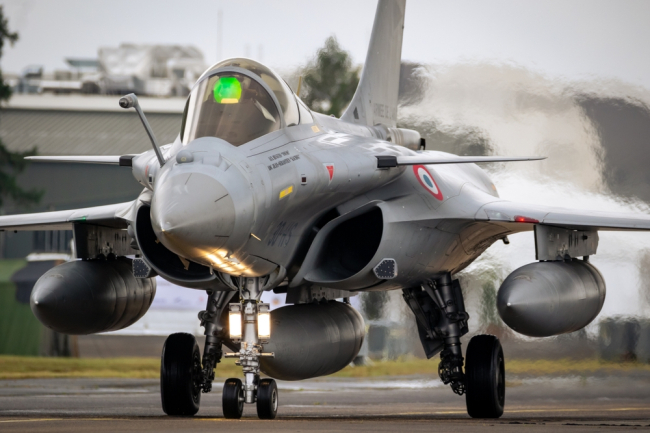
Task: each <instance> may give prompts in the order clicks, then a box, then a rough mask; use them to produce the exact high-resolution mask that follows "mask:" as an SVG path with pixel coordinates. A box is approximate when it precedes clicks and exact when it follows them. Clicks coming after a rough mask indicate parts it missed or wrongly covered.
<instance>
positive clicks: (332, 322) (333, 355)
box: [260, 301, 365, 380]
mask: <svg viewBox="0 0 650 433" xmlns="http://www.w3.org/2000/svg"><path fill="white" fill-rule="evenodd" d="M364 337H365V325H364V322H363V318H362V317H361V315H360V314H359V313H358V312H357V310H355V309H354V308H352V307H351V306H350V305H348V304H345V303H343V302H336V301H330V302H327V303H312V304H299V305H288V306H286V307H282V308H278V309H277V310H273V311H272V312H271V339H270V343H267V344H264V352H275V358H262V359H261V360H260V366H261V370H262V372H264V373H265V374H267V375H269V376H271V377H273V378H276V379H281V380H302V379H309V378H311V377H318V376H325V375H327V374H332V373H336V372H337V371H339V370H341V369H343V368H344V367H345V366H346V365H348V364H349V363H350V362H352V360H353V359H354V358H355V357H356V356H357V354H358V353H359V350H360V349H361V344H362V343H363V339H364Z"/></svg>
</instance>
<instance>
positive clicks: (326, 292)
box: [0, 0, 650, 419]
mask: <svg viewBox="0 0 650 433" xmlns="http://www.w3.org/2000/svg"><path fill="white" fill-rule="evenodd" d="M404 13H405V0H379V3H378V7H377V11H376V15H375V20H374V26H373V30H372V34H371V39H370V46H369V49H368V54H367V57H366V61H365V64H364V68H363V71H362V74H361V79H360V83H359V86H358V89H357V90H356V93H355V94H354V97H353V99H352V101H351V102H350V104H349V106H348V107H347V109H346V110H345V112H344V113H343V115H342V116H341V118H335V117H331V116H325V115H323V114H319V113H315V112H313V111H311V110H310V109H309V108H308V107H307V106H305V104H304V103H303V102H302V101H301V100H300V98H299V97H298V96H297V95H296V94H295V93H294V92H293V91H292V90H291V89H290V88H289V86H288V85H287V84H286V83H285V82H284V81H283V80H282V78H280V76H279V75H278V74H276V73H275V72H274V71H272V70H271V69H269V68H268V67H266V66H264V65H262V64H260V63H258V62H256V61H254V60H250V59H244V58H235V59H228V60H224V61H221V62H219V63H217V64H215V65H214V66H212V67H211V68H209V69H208V70H207V71H205V73H204V74H203V75H202V76H201V77H200V78H199V79H198V81H197V82H196V84H195V85H194V87H193V89H192V90H191V93H190V95H189V97H188V99H187V103H186V105H185V111H184V114H183V121H182V125H181V129H180V131H179V135H178V137H177V138H176V140H175V141H174V142H173V143H171V144H166V145H163V146H159V145H158V143H157V141H156V139H155V135H154V132H153V131H152V130H151V128H150V127H149V124H148V122H147V120H146V117H145V116H144V114H143V112H142V110H141V109H140V106H139V104H138V100H137V97H136V96H135V95H133V94H131V95H127V96H124V97H123V98H121V99H120V100H119V104H120V106H122V107H123V108H125V109H130V108H135V110H136V112H137V114H138V115H139V116H140V119H141V120H142V123H143V125H144V127H145V130H146V132H147V134H148V135H149V137H150V139H151V142H152V147H153V148H152V150H150V151H147V152H144V153H142V154H138V155H119V156H97V157H86V156H79V157H31V158H30V159H31V160H34V161H49V162H53V161H61V162H78V163H89V164H114V165H119V166H123V167H130V169H131V171H132V173H133V176H134V177H135V179H136V180H137V181H138V182H140V183H141V184H142V186H143V187H144V189H143V190H142V193H141V194H140V195H139V196H138V197H137V198H136V199H135V200H134V201H132V202H128V203H119V204H114V205H109V206H101V207H93V208H87V209H78V210H69V211H57V212H46V213H38V214H29V215H13V216H4V217H0V228H2V229H4V230H58V229H61V230H72V231H73V232H74V243H75V251H76V255H77V258H78V260H74V261H71V262H68V263H65V264H62V265H59V266H57V267H55V268H53V269H52V270H50V271H48V272H47V273H46V274H44V275H43V277H42V278H41V279H40V280H39V281H38V282H37V283H36V285H35V287H34V289H33V291H32V295H31V308H32V310H33V312H34V314H35V315H36V317H38V319H39V320H40V321H41V322H42V323H43V324H45V325H46V326H48V327H50V328H51V329H54V330H56V331H59V332H63V333H68V334H91V333H98V332H107V331H113V330H117V329H122V328H125V327H127V326H129V325H131V324H133V323H134V322H136V321H137V320H138V319H139V318H140V317H142V316H143V315H144V314H145V312H146V311H147V309H148V308H149V305H150V304H151V302H152V299H153V297H154V295H155V280H154V279H153V277H155V276H156V275H157V276H160V277H162V278H164V279H165V280H168V281H170V282H172V283H174V284H177V285H179V286H183V287H187V288H188V289H193V290H205V291H206V292H207V293H208V295H209V296H208V302H207V305H206V308H205V310H204V311H201V312H200V313H199V319H200V320H201V324H202V325H203V326H204V327H205V335H206V339H205V347H204V348H203V353H202V354H201V351H200V349H199V347H198V345H197V342H196V339H195V338H194V336H192V335H189V334H183V333H178V334H173V335H170V336H169V337H168V338H167V340H166V342H165V345H164V347H163V351H162V364H161V398H162V408H163V410H164V412H165V413H167V414H168V415H184V416H191V415H194V414H195V413H197V411H198V410H199V404H200V400H201V394H202V393H207V392H210V391H211V389H212V382H213V380H214V377H215V368H216V367H217V364H218V363H219V362H220V360H221V359H223V358H228V357H230V358H236V359H237V364H238V365H241V367H242V375H243V380H242V379H240V378H232V379H228V380H227V381H226V382H225V384H224V387H223V397H222V401H223V413H224V415H225V417H226V418H240V417H241V416H242V411H243V407H244V405H245V404H256V406H257V413H258V415H259V417H260V418H263V419H273V418H275V417H276V414H277V410H278V401H279V399H278V389H277V386H276V382H275V380H274V379H281V380H301V379H308V378H313V377H318V376H323V375H327V374H331V373H334V372H336V371H338V370H341V369H342V368H344V367H345V366H346V365H348V364H349V363H350V362H351V361H352V360H353V359H354V358H355V356H356V355H357V353H358V352H359V349H360V347H361V344H362V341H363V339H364V322H363V319H362V317H361V316H360V314H359V313H358V312H357V311H356V310H355V309H354V308H352V307H351V306H350V304H349V298H350V297H351V296H354V295H356V294H358V293H360V292H363V291H370V290H374V291H377V290H384V291H385V290H401V291H402V293H403V297H404V300H405V301H406V303H407V305H408V306H409V307H410V308H411V309H412V311H413V313H414V315H415V317H416V320H417V329H418V332H419V338H420V339H421V341H422V345H423V347H424V351H425V353H426V355H427V357H429V358H432V357H433V356H434V355H436V354H440V363H439V366H438V373H439V375H440V378H441V380H442V381H443V382H444V383H445V384H449V385H450V386H451V389H452V390H453V391H454V392H455V393H456V394H459V395H465V396H466V397H465V398H466V404H467V411H468V413H469V415H470V416H472V417H479V418H497V417H499V416H501V415H502V414H503V410H504V402H505V371H504V355H503V350H502V347H501V344H500V342H499V340H498V339H497V338H496V337H494V336H491V335H476V336H474V337H472V339H471V340H470V341H469V344H468V346H467V350H466V352H465V354H464V356H463V351H462V347H461V337H462V336H463V335H465V334H466V333H467V332H468V326H469V315H468V314H467V312H466V309H465V304H464V300H463V293H462V291H461V287H460V284H459V282H458V280H457V279H455V278H454V275H455V274H457V273H458V272H459V271H461V270H463V269H464V268H466V267H467V266H468V265H469V264H470V263H472V261H474V260H476V259H477V258H478V257H479V256H480V255H481V253H483V252H484V251H485V250H486V249H487V248H488V247H489V246H490V245H492V244H493V243H494V242H497V241H501V240H503V241H505V242H507V239H508V238H507V237H508V235H510V234H513V233H518V232H523V231H532V232H533V235H534V237H535V240H536V243H535V249H536V258H537V260H538V261H537V262H534V263H531V264H528V265H526V266H523V267H522V268H519V269H517V270H515V271H514V272H513V273H512V274H511V275H510V276H508V277H507V279H506V280H505V281H504V283H503V285H502V286H501V288H500V289H499V293H498V300H497V304H498V311H499V313H500V315H501V317H502V318H503V320H504V322H505V323H506V324H507V325H508V326H510V327H511V328H512V329H514V330H515V331H517V332H519V333H522V334H524V335H528V336H534V337H544V336H551V335H558V334H562V333H567V332H572V331H576V330H579V329H581V328H583V327H585V326H586V325H588V324H589V323H590V322H591V321H592V320H593V319H594V318H595V317H596V316H597V315H598V313H599V312H600V309H601V308H602V305H603V302H604V299H605V283H604V280H603V277H602V276H601V274H600V273H599V271H598V270H597V269H596V268H595V267H594V266H593V265H591V264H590V263H589V257H590V256H591V255H593V254H595V253H596V250H597V247H598V231H599V230H650V218H649V217H648V216H645V215H627V214H608V213H603V212H593V211H572V210H567V209H559V208H549V207H544V206H534V205H529V204H521V203H515V202H511V201H507V200H505V199H502V198H500V197H499V194H498V193H497V191H496V188H495V186H494V184H493V183H492V181H491V180H490V179H489V177H488V176H487V175H486V173H485V172H484V171H483V170H482V169H481V168H479V165H477V164H481V163H485V162H495V161H504V162H508V161H534V160H539V159H542V157H525V156H524V157H495V156H482V157H474V156H457V155H452V154H448V153H444V152H440V151H436V150H424V149H423V147H424V146H423V144H424V143H423V140H422V139H421V137H420V134H419V133H418V132H417V131H413V130H408V129H402V128H398V127H397V126H396V119H397V109H398V99H397V96H398V79H399V72H400V60H401V48H402V32H403V27H404ZM428 148H429V149H435V148H436V143H435V142H430V143H428ZM519 163H524V164H535V163H536V162H519ZM270 290H273V291H274V292H276V293H286V300H287V303H288V304H289V305H287V306H285V307H282V308H279V309H276V310H274V311H272V312H270V309H269V305H267V304H264V303H262V302H260V297H261V294H262V293H263V292H265V291H270ZM261 373H264V374H265V375H266V376H265V377H264V378H263V377H262V376H261V375H260V374H261Z"/></svg>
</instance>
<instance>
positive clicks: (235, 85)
mask: <svg viewBox="0 0 650 433" xmlns="http://www.w3.org/2000/svg"><path fill="white" fill-rule="evenodd" d="M301 115H302V117H303V119H302V120H303V122H302V123H312V121H313V120H312V118H311V114H310V113H309V111H308V110H307V108H306V107H304V105H303V104H302V102H300V103H299V102H298V100H297V98H296V97H295V95H294V94H293V92H292V91H291V89H290V88H289V86H287V84H286V83H285V82H284V81H283V80H282V78H280V77H279V76H277V75H276V74H275V73H274V72H273V71H272V70H270V69H269V68H267V67H266V66H264V65H262V64H260V63H257V62H255V61H253V60H250V59H229V60H224V61H222V62H219V63H217V64H216V65H214V66H212V67H211V68H210V69H208V70H207V71H206V72H204V73H203V75H202V76H201V77H200V78H199V80H198V82H197V84H196V85H195V86H194V88H193V89H192V92H191V93H190V96H189V98H188V99H187V104H186V105H185V113H184V114H183V123H182V125H181V139H182V142H183V143H184V144H187V143H189V142H190V141H192V140H194V139H196V138H201V137H217V138H221V139H223V140H225V141H227V142H229V143H230V144H232V145H234V146H240V145H242V144H244V143H248V142H249V141H251V140H254V139H256V138H258V137H261V136H263V135H266V134H268V133H270V132H273V131H276V130H278V129H280V128H283V127H285V126H293V125H297V124H299V123H301Z"/></svg>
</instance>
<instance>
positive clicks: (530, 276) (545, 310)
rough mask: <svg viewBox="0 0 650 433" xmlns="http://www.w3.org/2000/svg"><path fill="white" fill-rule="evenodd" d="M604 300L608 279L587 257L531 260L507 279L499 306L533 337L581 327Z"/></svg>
mask: <svg viewBox="0 0 650 433" xmlns="http://www.w3.org/2000/svg"><path fill="white" fill-rule="evenodd" d="M604 302H605V280H604V279H603V277H602V275H601V274H600V272H599V271H598V269H596V268H595V267H594V266H593V265H591V264H590V263H589V262H587V261H584V260H578V259H573V260H572V261H553V262H537V263H531V264H528V265H525V266H522V267H521V268H519V269H517V270H515V271H514V272H513V273H511V274H510V275H508V277H507V278H506V279H505V281H504V282H503V284H502V285H501V288H499V293H498V295H497V309H498V311H499V315H500V316H501V318H502V319H503V321H504V322H505V323H506V324H507V325H508V326H509V327H510V328H512V329H513V330H515V331H517V332H518V333H520V334H524V335H528V336H530V337H550V336H552V335H559V334H566V333H569V332H574V331H578V330H580V329H582V328H584V327H585V326H587V325H588V324H589V323H591V322H592V321H593V320H594V319H595V318H596V316H597V315H598V313H600V310H601V309H602V308H603V303H604Z"/></svg>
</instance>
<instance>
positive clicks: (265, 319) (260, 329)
mask: <svg viewBox="0 0 650 433" xmlns="http://www.w3.org/2000/svg"><path fill="white" fill-rule="evenodd" d="M257 310H258V311H259V313H257V337H258V338H259V339H260V340H268V339H269V338H271V312H270V311H269V304H258V305H257Z"/></svg>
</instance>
